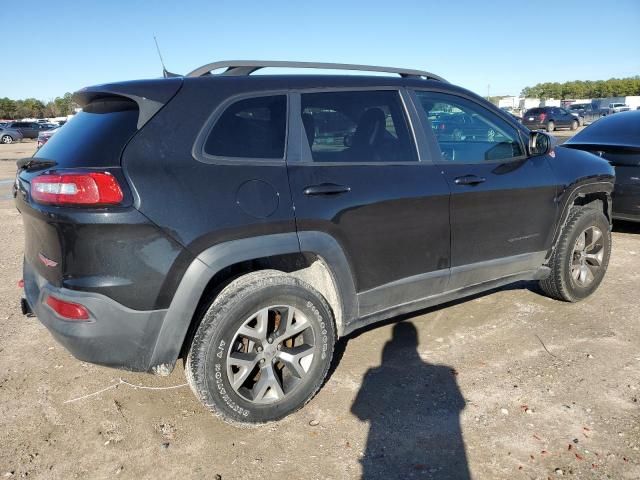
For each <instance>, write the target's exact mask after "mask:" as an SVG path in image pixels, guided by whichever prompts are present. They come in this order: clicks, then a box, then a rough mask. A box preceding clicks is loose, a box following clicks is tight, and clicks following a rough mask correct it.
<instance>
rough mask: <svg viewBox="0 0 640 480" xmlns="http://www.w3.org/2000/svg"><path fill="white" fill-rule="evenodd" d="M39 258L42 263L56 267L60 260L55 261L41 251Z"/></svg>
mask: <svg viewBox="0 0 640 480" xmlns="http://www.w3.org/2000/svg"><path fill="white" fill-rule="evenodd" d="M38 258H39V259H40V261H41V262H42V263H44V264H45V265H46V266H47V267H56V266H57V265H58V262H54V261H53V260H51V259H50V258H47V257H45V256H44V255H43V254H41V253H39V254H38Z"/></svg>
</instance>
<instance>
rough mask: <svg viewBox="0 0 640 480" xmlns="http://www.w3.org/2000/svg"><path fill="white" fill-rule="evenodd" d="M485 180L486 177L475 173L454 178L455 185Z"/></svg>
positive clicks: (475, 183) (472, 183)
mask: <svg viewBox="0 0 640 480" xmlns="http://www.w3.org/2000/svg"><path fill="white" fill-rule="evenodd" d="M486 181H487V179H486V178H484V177H479V176H477V175H463V176H462V177H456V179H455V180H454V182H455V184H456V185H478V184H479V183H482V182H486Z"/></svg>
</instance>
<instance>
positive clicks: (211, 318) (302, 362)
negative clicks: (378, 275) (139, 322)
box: [185, 270, 336, 424]
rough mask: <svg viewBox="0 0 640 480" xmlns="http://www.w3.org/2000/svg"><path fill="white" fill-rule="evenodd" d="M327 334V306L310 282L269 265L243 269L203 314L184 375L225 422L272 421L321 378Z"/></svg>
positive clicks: (331, 337) (330, 332)
mask: <svg viewBox="0 0 640 480" xmlns="http://www.w3.org/2000/svg"><path fill="white" fill-rule="evenodd" d="M335 338H336V335H335V324H334V320H333V315H332V313H331V309H330V307H329V305H328V304H327V302H326V300H325V299H324V298H323V297H322V296H321V295H320V293H318V292H317V291H316V290H315V289H314V288H313V287H311V286H310V285H308V284H306V283H304V282H303V281H301V280H299V279H297V278H295V277H292V276H290V275H286V274H284V273H281V272H278V271H274V270H267V271H261V272H255V273H250V274H248V275H244V276H242V277H240V278H238V279H236V280H234V281H233V282H232V283H230V284H229V285H228V286H227V287H226V288H225V289H224V290H222V292H220V294H219V295H218V296H217V297H216V299H215V300H214V302H213V304H212V305H211V307H210V308H209V309H208V311H207V312H206V313H205V314H204V316H203V318H202V322H201V323H200V326H199V327H198V329H197V331H196V333H195V335H194V338H193V342H192V344H191V348H190V351H189V353H188V356H187V360H186V364H185V371H186V377H187V380H188V382H189V385H190V386H191V388H192V390H193V391H194V392H195V394H196V396H197V397H198V398H199V399H200V401H201V402H202V403H203V404H204V405H205V406H206V407H207V408H208V409H209V410H211V411H212V412H213V413H214V414H215V415H217V416H219V417H220V418H222V419H223V420H225V421H227V422H229V423H232V424H233V423H235V424H240V423H241V424H247V423H249V424H259V423H265V422H270V421H274V420H279V419H281V418H283V417H285V416H287V415H289V414H291V413H293V412H295V411H296V410H299V409H300V408H302V407H303V406H304V405H305V404H306V403H307V402H308V401H309V400H311V398H313V396H314V395H315V394H316V392H317V391H318V389H319V388H320V386H321V385H322V384H323V382H324V379H325V377H326V375H327V372H328V371H329V366H330V364H331V358H332V355H333V350H334V344H335Z"/></svg>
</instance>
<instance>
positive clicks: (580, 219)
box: [540, 204, 611, 302]
mask: <svg viewBox="0 0 640 480" xmlns="http://www.w3.org/2000/svg"><path fill="white" fill-rule="evenodd" d="M596 205H598V204H596ZM610 256H611V231H610V229H609V221H608V220H607V217H605V216H604V214H603V213H602V211H600V210H598V209H596V207H592V206H586V207H576V208H574V210H572V211H571V213H570V214H569V219H568V220H567V223H566V225H565V226H564V228H563V230H562V232H561V233H560V237H559V238H558V242H557V245H556V248H555V251H554V252H553V255H552V256H551V260H550V261H549V267H550V268H551V274H550V275H549V277H548V278H547V279H545V280H541V281H540V288H541V289H542V290H543V291H544V293H545V294H546V295H548V296H549V297H552V298H555V299H557V300H563V301H565V302H577V301H579V300H582V299H584V298H586V297H588V296H589V295H591V294H592V293H593V292H595V290H596V289H597V288H598V286H599V285H600V283H601V282H602V279H603V278H604V274H605V273H606V271H607V266H608V265H609V258H610Z"/></svg>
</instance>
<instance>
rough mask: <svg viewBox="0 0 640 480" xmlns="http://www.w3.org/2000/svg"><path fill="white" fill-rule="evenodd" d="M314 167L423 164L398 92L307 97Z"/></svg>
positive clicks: (304, 117) (304, 108) (307, 125)
mask: <svg viewBox="0 0 640 480" xmlns="http://www.w3.org/2000/svg"><path fill="white" fill-rule="evenodd" d="M301 113H302V122H303V125H304V128H305V132H306V134H307V140H308V142H309V146H310V147H311V156H312V158H313V161H314V162H406V161H417V156H416V153H415V149H414V148H413V143H412V141H411V138H410V136H409V129H408V126H407V121H406V118H405V115H404V110H403V107H402V104H401V102H400V95H399V93H398V92H397V91H365V92H353V91H349V92H326V93H305V94H302V112H301Z"/></svg>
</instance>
